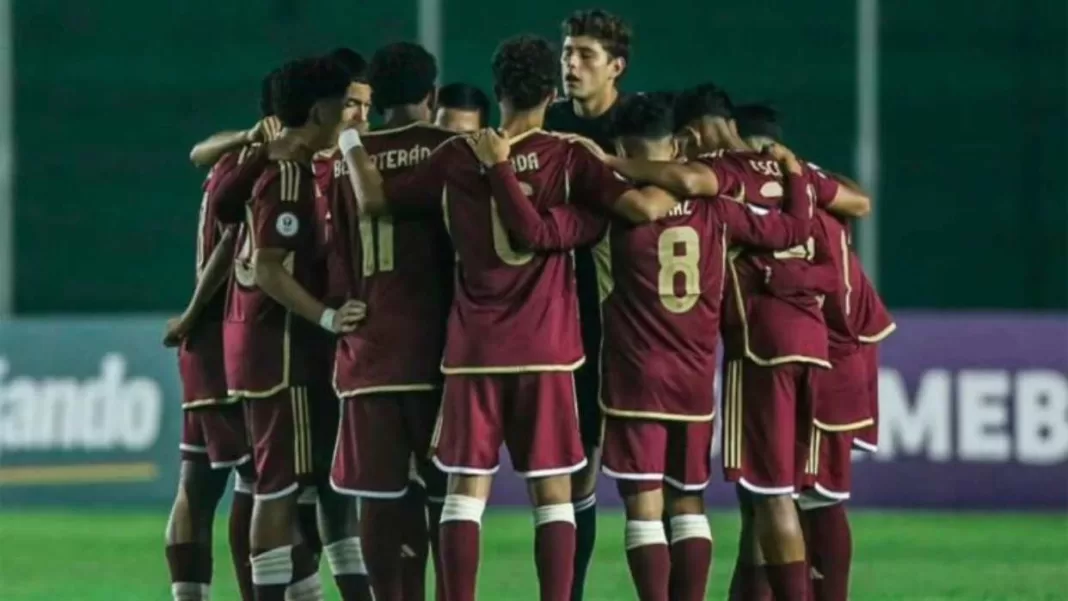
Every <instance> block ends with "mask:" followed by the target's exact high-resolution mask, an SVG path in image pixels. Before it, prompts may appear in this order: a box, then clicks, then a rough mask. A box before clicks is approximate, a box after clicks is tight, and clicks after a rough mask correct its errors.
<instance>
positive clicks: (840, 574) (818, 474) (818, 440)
mask: <svg viewBox="0 0 1068 601" xmlns="http://www.w3.org/2000/svg"><path fill="white" fill-rule="evenodd" d="M852 439H853V435H852V433H850V432H847V431H846V432H828V431H824V430H821V429H815V430H814V433H813V436H812V450H811V452H810V454H809V462H808V465H807V466H806V472H807V473H808V477H809V479H810V482H811V486H809V487H807V488H806V490H805V491H804V492H802V493H801V496H800V497H799V498H798V500H797V505H798V508H799V509H800V510H801V519H802V522H803V525H804V527H805V543H806V548H807V550H808V557H809V562H810V563H811V567H812V571H811V575H812V592H813V595H812V598H813V599H814V601H846V599H848V597H849V572H850V567H851V564H852V559H853V538H852V532H851V530H850V527H849V518H848V516H847V514H846V507H845V501H846V500H847V499H848V498H849V494H850V493H849V491H850V484H851V477H852V462H851V458H850V453H851V450H852V446H853V444H852Z"/></svg>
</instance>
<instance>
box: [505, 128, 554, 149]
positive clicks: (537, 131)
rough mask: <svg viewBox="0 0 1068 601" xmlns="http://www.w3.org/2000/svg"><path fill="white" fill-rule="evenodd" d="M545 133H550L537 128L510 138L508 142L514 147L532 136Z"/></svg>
mask: <svg viewBox="0 0 1068 601" xmlns="http://www.w3.org/2000/svg"><path fill="white" fill-rule="evenodd" d="M544 133H548V132H546V131H545V130H544V129H542V128H540V127H535V128H533V129H528V130H527V131H525V132H523V133H519V134H516V135H514V136H510V137H509V140H508V142H509V144H511V145H512V146H515V145H516V143H518V142H519V141H520V140H525V139H527V138H529V137H530V136H532V135H534V134H544ZM550 135H551V134H550Z"/></svg>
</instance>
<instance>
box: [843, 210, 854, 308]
mask: <svg viewBox="0 0 1068 601" xmlns="http://www.w3.org/2000/svg"><path fill="white" fill-rule="evenodd" d="M841 238H842V240H841V243H842V282H843V283H845V314H846V315H849V313H850V312H851V311H852V301H851V300H850V296H852V294H853V283H852V282H850V281H849V239H848V238H847V237H846V233H845V230H842V235H841Z"/></svg>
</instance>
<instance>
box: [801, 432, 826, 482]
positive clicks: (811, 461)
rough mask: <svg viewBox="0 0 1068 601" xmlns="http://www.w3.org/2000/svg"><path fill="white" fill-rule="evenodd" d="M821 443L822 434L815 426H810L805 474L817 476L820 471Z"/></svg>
mask: <svg viewBox="0 0 1068 601" xmlns="http://www.w3.org/2000/svg"><path fill="white" fill-rule="evenodd" d="M822 442H823V434H822V433H821V432H820V429H819V428H817V427H816V426H815V425H813V426H812V429H811V431H810V432H809V435H808V461H807V462H806V463H805V473H806V474H812V475H815V474H818V473H819V471H820V443H822Z"/></svg>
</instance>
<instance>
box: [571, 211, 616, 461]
mask: <svg viewBox="0 0 1068 601" xmlns="http://www.w3.org/2000/svg"><path fill="white" fill-rule="evenodd" d="M590 256H591V257H592V259H593V271H594V274H595V275H596V277H597V319H598V320H600V324H601V339H600V340H599V341H597V374H596V375H595V377H596V378H597V396H596V399H597V405H598V406H601V405H604V399H602V398H601V393H602V391H603V390H604V332H605V327H604V303H605V301H606V300H607V299H608V297H609V295H611V294H612V291H613V290H614V289H615V286H616V283H615V278H614V277H613V271H612V223H611V222H609V223H608V226H607V227H606V228H605V230H604V234H603V235H602V236H601V239H600V240H598V241H597V243H596V244H594V245H593V248H592V249H590ZM571 258H572V263H574V253H573V252H572V255H571ZM576 302H577V299H576ZM600 440H604V432H602V433H601V438H600Z"/></svg>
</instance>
